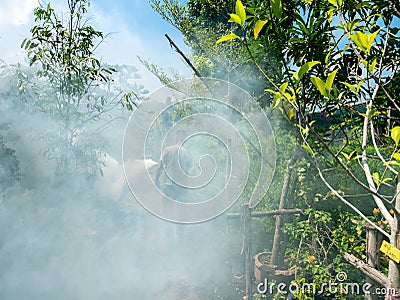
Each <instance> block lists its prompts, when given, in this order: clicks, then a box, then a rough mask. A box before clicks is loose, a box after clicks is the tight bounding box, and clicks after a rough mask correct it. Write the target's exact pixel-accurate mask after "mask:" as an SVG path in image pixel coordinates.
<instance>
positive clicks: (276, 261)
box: [271, 156, 296, 268]
mask: <svg viewBox="0 0 400 300" xmlns="http://www.w3.org/2000/svg"><path fill="white" fill-rule="evenodd" d="M295 161H296V158H295V156H293V157H292V158H291V159H289V161H288V163H287V166H286V171H285V178H284V180H283V186H282V192H281V198H280V200H279V210H281V209H284V208H285V205H286V198H287V194H288V191H289V185H290V177H291V175H292V165H293V164H294V162H295ZM282 226H283V222H282V216H281V215H277V216H276V219H275V233H274V241H273V244H272V254H271V267H273V268H274V267H275V266H279V265H280V264H281V263H282V258H283V256H284V255H283V254H282V253H280V251H279V246H280V245H279V244H280V241H281V231H282Z"/></svg>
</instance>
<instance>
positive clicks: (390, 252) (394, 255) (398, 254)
mask: <svg viewBox="0 0 400 300" xmlns="http://www.w3.org/2000/svg"><path fill="white" fill-rule="evenodd" d="M380 250H381V251H382V252H383V253H385V254H386V255H387V256H389V257H390V258H391V259H393V260H394V261H395V262H397V263H400V250H399V249H397V248H396V247H394V246H392V245H390V244H389V243H388V242H386V241H383V242H382V246H381V248H380Z"/></svg>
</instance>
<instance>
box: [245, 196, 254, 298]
mask: <svg viewBox="0 0 400 300" xmlns="http://www.w3.org/2000/svg"><path fill="white" fill-rule="evenodd" d="M243 223H244V251H245V272H246V274H245V277H246V300H252V299H253V295H252V284H251V283H252V267H251V266H252V263H251V262H252V261H251V209H250V206H249V203H246V204H245V205H244V206H243Z"/></svg>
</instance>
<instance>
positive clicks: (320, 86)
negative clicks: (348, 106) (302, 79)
mask: <svg viewBox="0 0 400 300" xmlns="http://www.w3.org/2000/svg"><path fill="white" fill-rule="evenodd" d="M310 80H311V82H312V83H313V84H314V85H315V86H316V87H317V89H318V90H319V92H320V93H321V94H322V96H325V97H328V94H327V93H326V89H325V82H323V81H322V80H321V78H319V77H315V76H313V77H311V78H310Z"/></svg>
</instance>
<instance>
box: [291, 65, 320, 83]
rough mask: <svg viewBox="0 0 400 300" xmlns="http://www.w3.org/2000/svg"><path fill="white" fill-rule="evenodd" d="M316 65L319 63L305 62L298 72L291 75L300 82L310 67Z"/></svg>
mask: <svg viewBox="0 0 400 300" xmlns="http://www.w3.org/2000/svg"><path fill="white" fill-rule="evenodd" d="M318 64H320V62H319V61H309V62H306V63H305V64H304V65H302V66H301V68H300V70H298V71H297V72H295V73H294V74H293V77H294V78H295V79H296V80H297V81H300V79H301V78H302V77H303V76H304V74H305V73H307V72H308V71H309V70H310V69H311V68H312V67H314V66H315V65H318Z"/></svg>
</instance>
